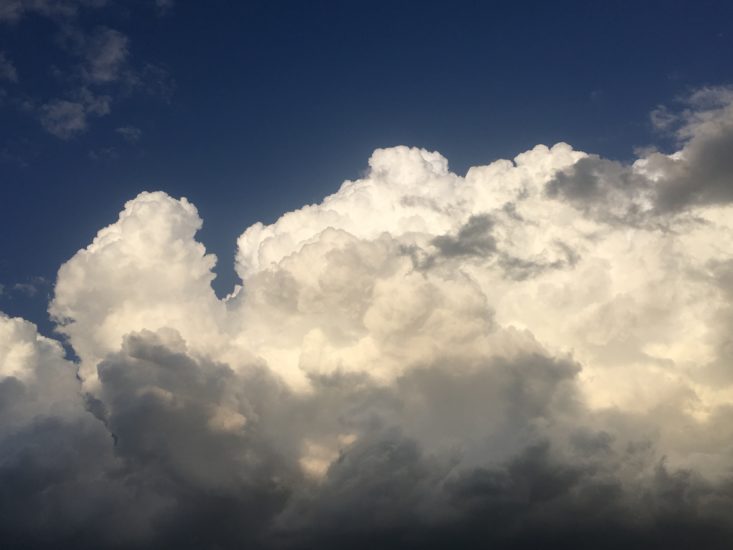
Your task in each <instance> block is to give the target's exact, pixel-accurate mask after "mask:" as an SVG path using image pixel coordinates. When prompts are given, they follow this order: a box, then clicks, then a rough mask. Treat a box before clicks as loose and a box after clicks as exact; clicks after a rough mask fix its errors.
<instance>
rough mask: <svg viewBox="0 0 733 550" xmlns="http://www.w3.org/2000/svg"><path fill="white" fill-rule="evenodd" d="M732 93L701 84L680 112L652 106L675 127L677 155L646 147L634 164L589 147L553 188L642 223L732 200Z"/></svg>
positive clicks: (611, 217)
mask: <svg viewBox="0 0 733 550" xmlns="http://www.w3.org/2000/svg"><path fill="white" fill-rule="evenodd" d="M732 100H733V93H732V92H731V90H730V89H729V88H707V89H702V90H698V91H697V92H695V93H693V94H691V95H690V96H689V97H687V98H685V100H684V101H683V105H684V107H685V108H684V109H683V110H682V111H681V112H679V113H676V112H674V111H671V110H669V109H668V108H666V107H660V108H658V109H656V110H655V111H653V112H652V123H653V125H654V126H655V128H657V129H659V130H661V131H664V132H669V133H672V134H673V135H674V136H675V137H676V138H677V140H678V141H679V142H680V145H681V149H680V150H679V151H678V152H677V153H675V154H674V155H664V154H661V153H659V152H656V151H653V150H652V151H651V152H649V153H647V154H644V155H642V156H641V157H640V159H639V161H637V163H636V165H635V166H630V165H626V164H624V163H621V162H617V161H611V160H607V159H603V158H600V157H598V156H597V155H590V156H588V157H586V158H583V159H581V160H579V161H578V162H577V163H575V164H573V165H572V166H571V167H569V168H567V169H566V170H563V171H561V172H559V173H558V174H557V175H556V176H555V177H554V178H553V179H552V180H551V181H550V182H549V183H548V184H547V187H546V189H547V193H548V194H549V195H550V196H552V197H559V198H562V199H564V200H567V201H570V202H571V203H572V204H575V205H577V206H579V207H581V208H583V209H585V210H588V211H591V212H592V213H593V214H594V215H595V216H596V217H597V218H598V219H602V220H606V221H611V222H621V223H627V224H628V223H640V222H643V221H649V220H650V219H652V218H654V217H656V216H660V215H662V216H663V215H667V214H674V213H678V212H681V211H683V210H685V209H686V208H688V207H691V206H704V205H710V204H727V203H730V202H731V201H732V200H733V179H732V178H733V176H732V175H733V107H732V105H733V103H732Z"/></svg>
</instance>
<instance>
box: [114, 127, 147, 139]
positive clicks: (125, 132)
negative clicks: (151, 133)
mask: <svg viewBox="0 0 733 550" xmlns="http://www.w3.org/2000/svg"><path fill="white" fill-rule="evenodd" d="M115 132H117V133H118V134H119V135H121V136H122V139H124V140H125V141H127V142H128V143H136V142H138V141H140V138H141V137H142V135H143V131H142V130H141V129H140V128H136V127H135V126H120V127H119V128H115Z"/></svg>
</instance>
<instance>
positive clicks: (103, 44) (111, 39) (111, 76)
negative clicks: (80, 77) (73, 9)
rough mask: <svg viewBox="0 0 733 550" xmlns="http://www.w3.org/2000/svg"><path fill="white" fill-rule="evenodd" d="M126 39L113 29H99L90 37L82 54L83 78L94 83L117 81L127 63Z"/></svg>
mask: <svg viewBox="0 0 733 550" xmlns="http://www.w3.org/2000/svg"><path fill="white" fill-rule="evenodd" d="M128 42H129V40H128V38H127V36H125V35H124V34H122V33H121V32H119V31H116V30H114V29H108V28H104V27H102V28H99V29H97V30H96V32H95V33H94V34H93V35H92V36H91V38H90V39H89V41H88V44H87V46H86V48H85V49H86V51H85V54H84V57H85V61H86V65H85V67H84V76H85V77H86V79H87V80H89V81H91V82H94V83H102V84H103V83H109V82H114V81H115V80H118V79H119V78H120V76H121V72H122V69H123V68H124V66H125V63H126V61H127V56H128V54H129V51H128Z"/></svg>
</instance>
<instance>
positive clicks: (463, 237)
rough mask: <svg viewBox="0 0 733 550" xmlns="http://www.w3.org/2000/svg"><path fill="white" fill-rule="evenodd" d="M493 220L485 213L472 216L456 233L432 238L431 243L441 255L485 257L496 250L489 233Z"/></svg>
mask: <svg viewBox="0 0 733 550" xmlns="http://www.w3.org/2000/svg"><path fill="white" fill-rule="evenodd" d="M492 226H493V222H492V220H491V217H489V216H487V215H479V216H472V217H471V218H470V219H469V220H468V221H467V222H466V224H465V225H463V227H461V228H460V229H459V230H458V233H457V234H456V235H455V236H453V235H443V236H440V237H436V238H435V239H433V245H434V246H435V247H436V248H437V249H438V250H439V251H440V254H441V255H443V256H447V257H451V256H481V257H487V256H490V255H491V254H493V253H494V252H495V251H496V239H494V237H493V236H492V235H491V228H492Z"/></svg>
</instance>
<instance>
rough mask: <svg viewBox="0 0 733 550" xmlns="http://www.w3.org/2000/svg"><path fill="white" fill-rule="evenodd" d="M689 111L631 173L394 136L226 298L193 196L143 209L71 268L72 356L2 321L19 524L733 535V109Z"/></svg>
mask: <svg viewBox="0 0 733 550" xmlns="http://www.w3.org/2000/svg"><path fill="white" fill-rule="evenodd" d="M726 101H728V103H726ZM687 105H688V107H687V111H685V112H682V113H680V114H676V115H674V116H675V117H677V118H675V120H674V121H671V122H670V123H669V125H668V127H667V128H668V129H667V131H673V132H676V133H675V136H677V139H678V140H679V151H678V152H676V153H673V154H669V155H663V154H662V153H659V152H651V153H646V154H644V155H642V156H641V157H640V158H639V159H638V160H637V161H636V162H635V163H633V164H631V165H626V164H622V163H617V162H613V161H609V160H607V159H604V158H602V157H600V156H596V155H589V154H586V153H583V152H579V151H575V150H573V149H572V147H570V146H569V145H567V144H562V143H561V144H557V145H554V146H553V147H546V146H542V145H540V146H537V147H535V148H534V149H532V150H530V151H527V152H525V153H522V154H520V155H518V156H517V157H515V158H514V159H513V160H499V161H496V162H493V163H491V164H489V165H486V166H477V167H473V168H471V169H470V170H469V171H468V172H467V173H466V175H465V176H459V175H457V174H454V173H452V172H451V171H450V170H449V168H448V163H447V160H446V159H445V158H444V157H442V156H441V155H440V154H439V153H436V152H428V151H425V150H421V149H415V148H408V147H395V148H391V149H379V150H377V151H375V152H374V154H373V155H372V157H371V159H370V160H369V170H368V172H367V173H366V175H365V176H364V177H363V178H361V179H359V180H356V181H347V182H345V183H344V184H343V185H342V186H341V188H340V189H339V190H338V191H337V192H336V193H334V194H333V195H331V196H329V197H326V198H325V199H324V200H323V201H322V202H321V203H319V204H316V205H309V206H306V207H303V208H301V209H299V210H296V211H293V212H289V213H287V214H285V215H283V216H282V217H281V218H280V219H279V220H277V221H276V222H275V223H273V224H270V225H263V224H255V225H253V226H251V227H249V228H247V229H246V230H245V231H244V233H243V234H242V235H241V236H240V238H239V239H238V250H237V256H236V262H237V263H236V265H237V271H238V273H239V274H240V276H241V279H242V284H241V286H238V287H237V288H236V289H235V290H234V291H233V292H232V293H231V294H230V295H229V296H228V297H226V298H225V299H219V298H218V297H217V296H216V294H215V293H214V292H213V290H212V288H211V281H212V279H213V277H214V274H213V268H214V265H215V263H216V258H215V257H214V256H213V255H211V254H209V253H207V251H206V249H205V247H204V246H203V244H201V243H200V242H198V241H196V233H197V231H198V230H199V229H200V228H201V225H202V220H201V219H200V217H199V215H198V212H197V210H196V208H195V206H194V205H193V204H192V203H191V202H189V201H188V200H187V199H185V198H181V199H175V198H173V197H170V196H169V195H167V194H165V193H162V192H153V193H148V192H145V193H141V194H140V195H139V196H138V197H136V198H134V199H132V200H130V201H129V202H128V203H126V204H125V206H124V209H123V210H122V212H121V213H120V216H119V219H118V220H117V221H115V222H114V223H112V224H111V225H109V226H108V227H105V228H103V229H101V230H100V231H99V233H98V234H97V236H96V237H95V238H94V240H93V241H92V243H91V244H89V245H88V246H87V247H85V248H84V249H82V250H80V251H79V252H77V253H76V254H75V255H74V256H73V257H72V258H70V259H69V260H68V261H67V262H66V263H65V264H64V265H62V266H61V268H60V270H59V273H58V278H57V281H56V285H55V289H54V297H53V300H52V302H51V304H50V307H49V311H50V313H51V315H52V316H53V318H54V319H55V321H56V322H57V330H58V332H59V333H60V335H61V336H62V337H63V338H64V339H65V341H66V342H67V343H68V344H69V345H70V346H71V348H73V351H74V353H75V356H76V357H75V360H74V361H71V360H68V359H65V358H64V354H63V350H62V348H61V346H60V344H58V343H57V342H55V341H54V340H50V339H47V338H44V337H42V336H40V335H38V334H37V332H36V329H35V327H33V326H32V325H31V324H30V323H28V322H26V321H23V320H20V319H10V318H8V317H0V376H1V377H2V378H0V414H2V423H0V425H1V426H2V428H0V456H2V460H0V476H2V478H3V480H7V483H5V484H3V485H1V486H2V487H3V489H2V492H0V507H2V509H3V510H4V513H3V514H0V533H2V534H3V536H4V540H11V541H18V544H20V543H22V544H25V545H26V546H36V547H43V546H44V545H46V546H49V547H54V546H55V547H58V546H59V545H62V544H66V545H73V546H75V547H87V546H88V547H90V548H91V547H99V546H100V545H102V546H104V545H112V544H114V545H117V546H120V547H130V548H140V547H143V548H145V547H150V548H153V547H197V548H198V547H202V546H204V547H220V548H235V547H241V546H250V547H259V548H314V547H319V548H328V547H339V548H340V547H343V546H347V545H348V546H353V547H364V548H373V547H375V546H378V547H385V548H405V547H408V548H409V547H415V548H416V547H420V548H425V547H435V548H442V547H449V546H450V547H469V546H471V547H473V546H477V545H483V546H486V545H491V546H494V547H499V548H530V547H537V546H551V547H562V548H587V547H588V546H591V545H592V546H594V547H598V548H618V547H619V546H625V547H631V548H648V547H660V546H663V547H668V548H689V547H690V546H692V545H697V546H700V547H704V548H726V547H728V546H729V544H730V541H731V540H733V532H732V531H733V530H732V529H731V527H730V526H731V525H733V516H732V515H731V510H733V490H732V489H731V487H733V477H732V473H733V472H732V471H731V467H732V466H733V448H732V447H731V445H730V441H731V437H732V436H733V428H731V426H733V417H732V416H731V415H732V414H733V407H731V398H732V397H733V393H732V392H733V377H731V376H730V367H731V342H730V334H731V328H732V327H733V292H732V291H731V288H732V287H731V281H733V267H731V266H732V265H733V244H731V243H733V238H732V237H733V222H732V221H731V220H733V215H732V214H733V210H732V209H733V205H731V204H729V201H728V198H727V195H726V194H725V192H724V191H723V188H724V185H723V183H721V182H725V181H726V180H725V178H726V177H727V176H725V170H726V166H727V164H726V163H725V161H724V160H723V159H720V158H718V157H719V156H720V155H722V154H723V152H725V151H727V150H726V148H725V144H726V143H727V141H726V139H727V138H725V137H724V135H725V132H727V129H726V128H727V126H726V124H727V123H726V122H725V120H727V119H726V117H727V116H728V113H729V110H730V101H729V100H728V99H726V96H725V93H724V91H723V90H722V89H716V90H714V91H707V92H700V93H699V94H698V95H697V96H693V97H691V98H688V103H687ZM664 159H667V160H664ZM680 163H681V164H680ZM703 165H705V166H703ZM680 166H682V168H681V167H680ZM691 175H695V179H694V180H688V179H686V178H688V177H692V176H691ZM672 188H674V189H675V190H676V191H675V193H677V194H676V195H674V196H675V197H677V198H679V197H683V199H679V200H677V198H676V199H675V201H671V199H670V197H671V195H670V194H669V193H670V189H672ZM679 189H684V193H682V192H681V191H679ZM51 449H54V451H53V452H52V451H51ZM30 517H43V518H48V519H47V520H45V521H46V523H45V524H44V525H43V526H42V528H41V529H39V528H37V526H33V525H31V523H29V520H28V518H30Z"/></svg>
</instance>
